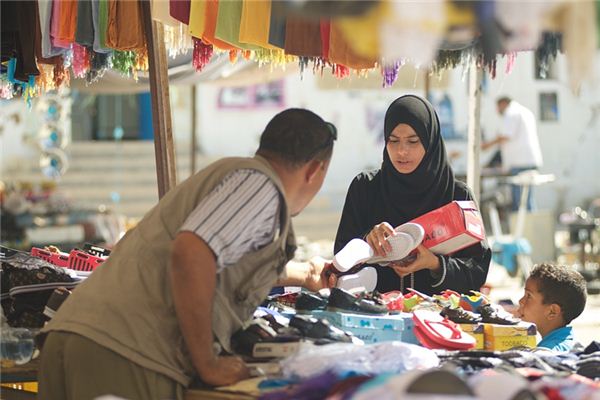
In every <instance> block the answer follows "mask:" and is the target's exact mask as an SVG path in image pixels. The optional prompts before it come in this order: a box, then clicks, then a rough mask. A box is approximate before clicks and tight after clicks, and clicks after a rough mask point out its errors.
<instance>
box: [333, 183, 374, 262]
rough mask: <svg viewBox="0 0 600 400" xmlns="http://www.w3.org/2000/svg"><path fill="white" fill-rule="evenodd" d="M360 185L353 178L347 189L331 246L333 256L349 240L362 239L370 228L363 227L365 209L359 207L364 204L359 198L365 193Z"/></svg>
mask: <svg viewBox="0 0 600 400" xmlns="http://www.w3.org/2000/svg"><path fill="white" fill-rule="evenodd" d="M360 183H361V182H360V181H359V180H358V177H357V178H354V180H353V181H352V183H351V184H350V187H349V188H348V193H347V194H346V202H345V203H344V209H343V210H342V215H341V217H340V224H339V226H338V231H337V235H336V236H335V243H334V245H333V253H334V254H335V253H337V252H338V251H340V250H341V249H342V248H344V246H345V245H346V243H348V242H349V241H350V240H352V239H354V238H362V237H363V236H364V235H366V234H367V233H368V230H369V228H370V227H366V226H364V222H363V221H364V218H363V213H364V212H365V209H364V207H361V206H360V205H361V204H363V203H364V201H361V198H363V197H364V195H365V193H363V191H364V188H362V187H361V186H362V185H361V184H360ZM363 205H364V204H363Z"/></svg>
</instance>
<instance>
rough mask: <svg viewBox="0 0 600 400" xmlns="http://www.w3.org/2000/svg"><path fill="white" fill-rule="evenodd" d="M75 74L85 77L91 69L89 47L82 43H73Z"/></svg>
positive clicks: (77, 76) (72, 65) (78, 76)
mask: <svg viewBox="0 0 600 400" xmlns="http://www.w3.org/2000/svg"><path fill="white" fill-rule="evenodd" d="M71 68H73V75H75V77H76V78H84V77H85V76H86V75H87V73H88V72H89V70H90V55H89V53H88V51H87V49H86V48H85V47H84V46H81V45H80V44H77V43H74V44H73V62H72V64H71Z"/></svg>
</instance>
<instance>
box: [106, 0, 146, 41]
mask: <svg viewBox="0 0 600 400" xmlns="http://www.w3.org/2000/svg"><path fill="white" fill-rule="evenodd" d="M106 44H107V45H108V46H109V47H111V48H113V49H117V50H137V49H144V48H145V47H146V43H145V38H144V25H143V23H142V10H141V3H140V2H137V1H119V0H109V2H108V29H107V31H106Z"/></svg>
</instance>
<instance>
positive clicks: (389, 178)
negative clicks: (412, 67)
mask: <svg viewBox="0 0 600 400" xmlns="http://www.w3.org/2000/svg"><path fill="white" fill-rule="evenodd" d="M399 124H407V125H410V126H411V127H412V128H413V129H414V130H415V132H416V133H417V135H418V136H419V139H421V143H422V144H423V147H425V156H424V157H423V160H422V161H421V163H420V164H419V166H418V167H417V169H415V170H414V171H413V172H411V173H410V174H401V173H400V172H398V171H397V170H396V168H394V165H393V164H392V162H391V160H390V158H389V156H388V152H387V149H386V148H385V147H384V149H383V163H382V165H381V179H380V187H381V193H380V195H381V196H382V200H383V203H384V205H385V208H386V209H387V210H386V211H387V212H386V214H388V215H389V220H390V221H394V220H395V221H408V220H411V219H413V218H416V217H418V216H420V215H422V214H424V213H426V212H428V211H431V210H434V209H436V208H438V207H441V206H443V205H444V204H447V203H449V202H450V201H452V199H453V198H454V173H453V172H452V168H451V167H450V164H449V163H448V160H447V158H446V149H445V147H444V142H443V141H442V136H441V133H440V123H439V120H438V116H437V114H436V112H435V110H434V109H433V106H432V105H431V104H430V103H429V102H428V101H427V100H425V99H423V98H421V97H418V96H414V95H406V96H402V97H399V98H397V99H396V100H394V101H393V102H392V104H390V106H389V108H388V110H387V111H386V113H385V123H384V138H385V143H386V144H387V141H388V139H389V137H390V134H391V133H392V131H393V130H394V128H396V127H397V126H398V125H399Z"/></svg>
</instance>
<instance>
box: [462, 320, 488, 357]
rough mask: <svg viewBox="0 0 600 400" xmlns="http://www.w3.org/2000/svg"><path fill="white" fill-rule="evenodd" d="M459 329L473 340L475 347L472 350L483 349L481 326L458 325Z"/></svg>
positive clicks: (483, 340) (483, 337)
mask: <svg viewBox="0 0 600 400" xmlns="http://www.w3.org/2000/svg"><path fill="white" fill-rule="evenodd" d="M460 328H461V329H462V330H463V332H465V333H468V334H469V335H471V336H473V337H474V338H475V347H474V348H473V350H483V349H484V348H485V335H484V330H483V324H481V323H478V324H460Z"/></svg>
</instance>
